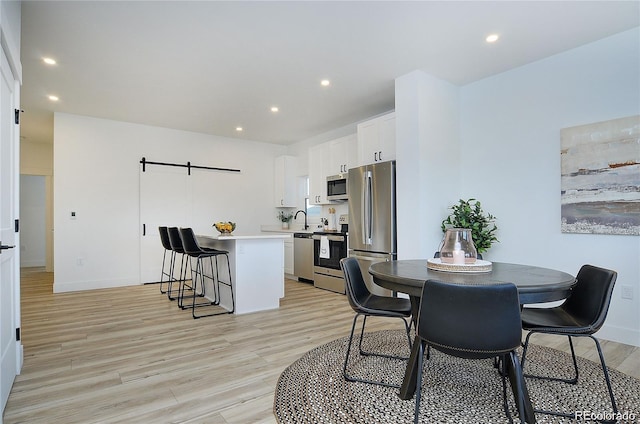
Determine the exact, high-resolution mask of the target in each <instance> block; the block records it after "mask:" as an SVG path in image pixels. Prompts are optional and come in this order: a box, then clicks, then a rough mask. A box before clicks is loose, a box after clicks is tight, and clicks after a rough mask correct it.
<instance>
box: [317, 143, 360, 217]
mask: <svg viewBox="0 0 640 424" xmlns="http://www.w3.org/2000/svg"><path fill="white" fill-rule="evenodd" d="M357 158H358V143H357V135H356V134H351V135H348V136H345V137H340V138H337V139H335V140H331V141H327V142H326V143H322V144H318V145H315V146H313V147H311V148H310V149H309V203H311V204H312V205H328V204H331V203H332V202H331V201H330V200H328V199H327V177H330V176H332V175H337V174H344V173H346V172H348V171H349V168H353V167H355V166H357Z"/></svg>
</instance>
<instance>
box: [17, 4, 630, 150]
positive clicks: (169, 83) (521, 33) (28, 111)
mask: <svg viewBox="0 0 640 424" xmlns="http://www.w3.org/2000/svg"><path fill="white" fill-rule="evenodd" d="M639 25H640V2H639V1H621V2H616V1H567V2H560V1H532V2H528V1H409V2H400V1H390V2H384V1H354V2H346V1H326V2H309V1H305V2H302V1H301V2H297V1H285V2H271V1H258V2H244V1H232V2H222V1H197V2H190V1H159V2H150V1H128V2H119V1H101V2H92V1H70V2H66V1H65V2H63V1H42V2H40V1H23V3H22V66H23V77H24V83H23V87H22V109H23V110H24V111H25V113H24V114H23V117H22V126H21V136H22V137H23V140H27V141H32V142H51V141H52V138H53V136H52V131H53V112H54V111H59V112H66V113H73V114H80V115H89V116H95V117H100V118H107V119H114V120H119V121H127V122H135V123H141V124H148V125H153V126H160V127H168V128H176V129H182V130H188V131H195V132H201V133H207V134H215V135H220V136H226V137H235V138H245V139H250V140H257V141H266V142H273V143H282V144H288V143H293V142H296V141H300V140H304V139H307V138H310V137H313V136H315V135H318V134H321V133H324V132H326V131H329V130H331V129H335V128H339V127H341V126H344V125H347V124H350V123H353V122H357V121H360V120H362V119H365V118H367V117H370V116H374V115H377V114H380V113H382V112H385V111H388V110H391V109H393V108H394V79H395V78H396V77H398V76H401V75H404V74H406V73H408V72H411V71H413V70H416V69H421V70H424V71H425V72H427V73H429V74H431V75H434V76H436V77H438V78H442V79H444V80H447V81H450V82H451V83H453V84H456V85H465V84H468V83H471V82H473V81H476V80H479V79H482V78H485V77H488V76H491V75H493V74H496V73H500V72H504V71H507V70H509V69H512V68H515V67H518V66H521V65H524V64H527V63H530V62H533V61H536V60H539V59H542V58H544V57H547V56H550V55H553V54H556V53H559V52H562V51H565V50H568V49H571V48H574V47H577V46H580V45H583V44H586V43H590V42H592V41H595V40H598V39H601V38H604V37H607V36H609V35H612V34H615V33H618V32H621V31H625V30H627V29H631V28H633V27H637V26H639ZM494 32H495V33H498V34H500V35H501V38H500V40H499V41H498V42H497V43H495V44H487V43H486V42H485V41H484V39H485V37H486V36H487V35H488V34H490V33H494ZM44 56H50V57H53V58H55V59H56V60H57V61H58V64H57V65H55V66H53V67H51V66H46V65H44V64H43V62H42V57H44ZM323 78H328V79H330V80H331V85H330V86H329V87H326V88H324V87H321V86H320V84H319V82H320V80H321V79H323ZM49 94H55V95H57V96H59V97H60V101H59V102H57V103H52V102H50V101H49V100H48V99H47V95H49ZM272 105H277V106H278V107H279V108H280V111H279V112H278V113H277V114H273V113H272V112H271V111H270V110H269V109H270V107H271V106H272ZM236 126H242V127H243V128H244V131H243V132H242V133H237V132H236V131H235V128H236Z"/></svg>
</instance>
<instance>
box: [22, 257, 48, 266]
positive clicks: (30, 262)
mask: <svg viewBox="0 0 640 424" xmlns="http://www.w3.org/2000/svg"><path fill="white" fill-rule="evenodd" d="M45 265H47V262H46V261H45V260H44V259H43V260H40V259H31V260H24V259H22V258H20V268H33V267H42V266H45Z"/></svg>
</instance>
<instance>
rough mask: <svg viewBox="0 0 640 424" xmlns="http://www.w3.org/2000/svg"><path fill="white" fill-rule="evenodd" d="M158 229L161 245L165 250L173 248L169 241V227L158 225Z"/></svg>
mask: <svg viewBox="0 0 640 424" xmlns="http://www.w3.org/2000/svg"><path fill="white" fill-rule="evenodd" d="M158 231H159V232H160V242H162V247H164V248H165V249H166V250H173V248H172V247H171V242H170V241H169V229H168V228H167V227H158Z"/></svg>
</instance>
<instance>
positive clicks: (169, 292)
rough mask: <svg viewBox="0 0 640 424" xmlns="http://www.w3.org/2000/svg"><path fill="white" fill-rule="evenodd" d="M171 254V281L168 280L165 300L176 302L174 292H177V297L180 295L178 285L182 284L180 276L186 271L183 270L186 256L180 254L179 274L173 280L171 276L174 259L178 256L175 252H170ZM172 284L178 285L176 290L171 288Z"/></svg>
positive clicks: (173, 270)
mask: <svg viewBox="0 0 640 424" xmlns="http://www.w3.org/2000/svg"><path fill="white" fill-rule="evenodd" d="M172 253H173V258H172V259H171V279H169V285H168V288H167V298H168V299H169V300H176V297H177V296H176V294H175V292H178V295H179V294H180V285H181V284H182V282H183V277H182V275H183V272H186V270H183V268H184V263H185V256H186V255H185V254H184V253H182V254H181V255H182V256H181V257H180V274H178V278H175V277H174V276H173V275H174V273H175V268H176V258H177V257H178V254H177V253H176V252H172ZM185 276H186V275H185ZM173 283H178V289H177V290H176V289H174V288H173Z"/></svg>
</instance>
